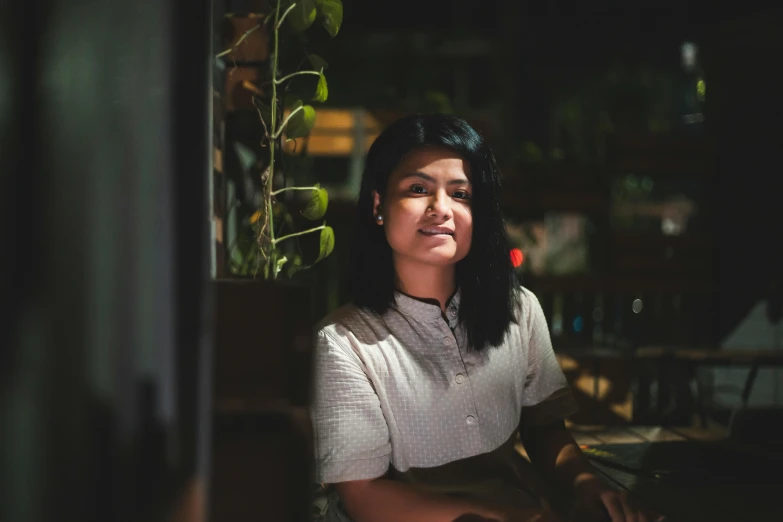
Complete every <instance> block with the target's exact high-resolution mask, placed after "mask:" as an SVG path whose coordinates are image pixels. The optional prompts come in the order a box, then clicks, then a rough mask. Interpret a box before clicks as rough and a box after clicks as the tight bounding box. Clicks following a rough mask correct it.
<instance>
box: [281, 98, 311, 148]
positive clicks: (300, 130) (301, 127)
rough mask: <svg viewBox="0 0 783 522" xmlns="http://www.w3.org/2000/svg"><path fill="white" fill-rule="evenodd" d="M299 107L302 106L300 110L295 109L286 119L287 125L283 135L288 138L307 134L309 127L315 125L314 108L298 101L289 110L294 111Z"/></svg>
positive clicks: (291, 138)
mask: <svg viewBox="0 0 783 522" xmlns="http://www.w3.org/2000/svg"><path fill="white" fill-rule="evenodd" d="M299 107H303V108H302V110H300V111H297V112H296V114H294V115H293V116H292V117H291V119H290V120H288V125H287V127H286V129H285V135H286V137H287V138H288V139H289V140H293V139H295V138H302V137H304V136H307V135H308V134H309V133H310V129H312V128H313V125H315V109H313V108H312V107H310V106H309V105H304V106H302V102H298V103H296V104H295V105H294V106H293V107H291V112H293V111H296V110H297V109H298V108H299Z"/></svg>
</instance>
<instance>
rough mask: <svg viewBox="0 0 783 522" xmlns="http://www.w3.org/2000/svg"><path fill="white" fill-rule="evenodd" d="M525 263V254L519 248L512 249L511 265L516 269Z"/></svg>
mask: <svg viewBox="0 0 783 522" xmlns="http://www.w3.org/2000/svg"><path fill="white" fill-rule="evenodd" d="M524 261H525V254H523V253H522V251H521V250H520V249H518V248H512V249H511V264H512V265H513V266H514V268H517V267H519V266H520V265H521V264H522V263H523V262H524Z"/></svg>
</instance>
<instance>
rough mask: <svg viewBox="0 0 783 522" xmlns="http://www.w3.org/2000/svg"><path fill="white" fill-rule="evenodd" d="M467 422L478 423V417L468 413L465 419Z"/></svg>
mask: <svg viewBox="0 0 783 522" xmlns="http://www.w3.org/2000/svg"><path fill="white" fill-rule="evenodd" d="M465 422H467V423H468V424H476V417H474V416H473V415H468V416H467V418H466V419H465Z"/></svg>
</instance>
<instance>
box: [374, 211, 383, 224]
mask: <svg viewBox="0 0 783 522" xmlns="http://www.w3.org/2000/svg"><path fill="white" fill-rule="evenodd" d="M375 221H376V222H377V223H378V224H379V225H380V224H382V223H383V216H382V215H380V214H378V215H377V216H375Z"/></svg>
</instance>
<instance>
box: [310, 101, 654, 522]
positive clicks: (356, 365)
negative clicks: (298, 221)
mask: <svg viewBox="0 0 783 522" xmlns="http://www.w3.org/2000/svg"><path fill="white" fill-rule="evenodd" d="M499 193H500V174H499V172H498V168H497V165H496V163H495V159H494V157H493V155H492V152H491V151H490V150H489V148H488V147H487V145H486V144H485V143H484V141H483V140H482V138H481V137H480V136H479V135H478V134H477V133H476V131H474V130H473V129H472V128H471V127H470V126H469V125H468V124H467V123H466V122H465V121H463V120H461V119H459V118H455V117H451V116H443V115H417V116H412V117H408V118H405V119H402V120H399V121H397V122H395V123H394V124H392V125H391V126H389V127H388V128H387V129H386V130H385V131H384V132H383V133H382V134H381V135H380V136H379V137H378V139H377V140H376V141H375V142H374V143H373V145H372V147H371V148H370V151H369V153H368V156H367V163H366V168H365V172H364V178H363V181H362V188H361V194H360V197H359V202H358V215H357V221H356V232H355V238H354V245H353V252H352V266H351V277H352V278H353V294H354V302H353V303H352V304H350V305H348V306H345V307H343V308H341V309H339V310H337V311H336V312H334V313H333V314H331V315H329V316H328V317H326V318H325V319H324V320H323V321H322V323H321V324H320V326H319V329H318V333H317V335H316V383H315V400H314V405H313V425H314V430H315V452H316V474H317V480H318V481H319V482H321V483H327V484H331V485H334V491H336V493H337V495H339V502H335V503H334V504H332V505H330V508H329V513H328V514H327V517H326V518H327V520H355V521H356V522H383V521H390V522H400V521H404V522H415V521H426V522H438V521H449V522H451V521H454V520H499V521H528V520H530V521H533V520H540V521H543V520H559V518H557V515H555V514H554V513H552V512H551V511H548V510H546V509H543V508H541V507H540V506H539V504H538V503H537V501H536V499H535V498H536V495H537V493H536V491H534V489H533V485H532V484H531V483H530V482H529V481H527V480H526V478H525V474H526V470H525V468H524V466H521V465H520V462H519V461H520V460H521V459H516V458H515V456H516V455H517V454H516V453H515V451H514V442H515V437H516V435H517V433H518V432H519V434H520V435H521V437H522V442H523V443H524V445H525V448H526V450H527V452H528V455H529V456H530V457H531V460H532V462H533V464H534V465H535V466H536V467H537V468H538V469H539V470H540V471H541V472H542V473H543V474H544V476H546V477H548V478H549V479H550V480H551V481H553V482H554V483H555V484H559V485H561V486H562V487H563V488H565V489H566V490H569V491H572V492H573V494H574V498H575V499H576V502H575V504H574V511H573V513H574V515H575V517H576V518H575V519H576V520H586V521H589V520H608V519H609V518H608V517H607V513H608V515H610V516H611V520H612V521H614V522H619V521H631V520H633V521H636V520H641V521H643V520H647V518H646V517H645V516H644V515H643V514H640V513H637V511H636V510H635V509H634V508H633V507H632V506H631V505H630V504H629V502H628V499H627V498H626V497H625V496H624V495H623V494H621V493H618V492H616V491H614V490H612V489H610V488H609V487H608V486H607V485H606V484H605V483H604V482H603V481H601V479H599V478H598V477H597V476H596V474H595V472H594V470H593V469H592V468H591V466H590V464H589V463H588V462H587V460H586V459H585V458H584V456H583V455H582V454H581V452H580V450H579V447H578V446H577V445H576V444H575V443H574V441H573V439H572V438H571V436H570V435H569V433H568V432H567V431H566V429H565V426H564V424H563V419H564V418H565V417H566V416H567V415H570V414H572V413H573V412H574V411H575V409H576V407H575V404H574V400H573V398H572V395H571V393H570V390H569V388H568V386H567V383H566V380H565V377H564V376H563V373H562V371H561V370H560V368H559V366H558V364H557V361H556V359H555V356H554V354H553V352H552V346H551V341H550V339H549V334H548V329H547V325H546V321H545V319H544V315H543V312H542V310H541V307H540V305H539V303H538V301H537V300H536V297H535V296H534V295H533V294H532V293H531V292H529V291H528V290H526V289H524V288H520V287H519V285H518V284H517V283H516V280H515V277H514V274H513V271H512V270H513V269H512V267H511V263H510V260H509V246H508V241H507V238H506V234H505V229H504V223H503V219H502V215H501V212H500V208H499V204H498V199H499Z"/></svg>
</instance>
